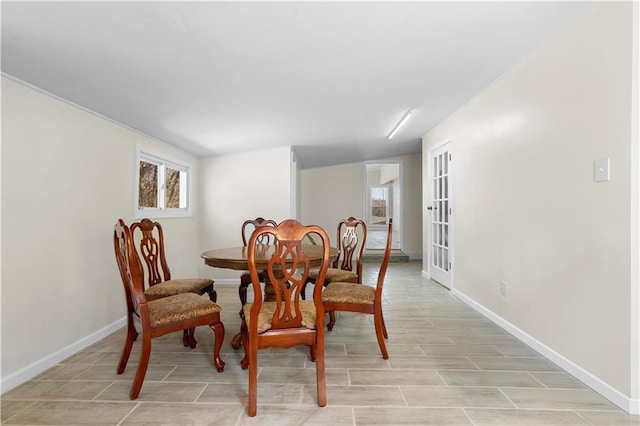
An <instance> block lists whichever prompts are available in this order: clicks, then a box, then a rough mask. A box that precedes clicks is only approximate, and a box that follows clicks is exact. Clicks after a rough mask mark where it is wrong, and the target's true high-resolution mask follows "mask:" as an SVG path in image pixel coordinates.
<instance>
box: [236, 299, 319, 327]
mask: <svg viewBox="0 0 640 426" xmlns="http://www.w3.org/2000/svg"><path fill="white" fill-rule="evenodd" d="M252 306H253V303H247V304H246V305H244V306H243V308H242V310H243V312H244V320H245V322H246V323H247V327H249V326H250V319H251V318H250V315H251V307H252ZM275 310H276V302H262V308H261V309H260V313H259V314H258V333H264V332H265V331H267V330H271V329H272V328H273V326H272V324H271V320H272V319H273V313H274V312H275ZM300 312H301V313H302V326H303V327H307V328H308V329H311V330H315V328H316V306H315V305H314V304H313V301H312V300H301V301H300Z"/></svg>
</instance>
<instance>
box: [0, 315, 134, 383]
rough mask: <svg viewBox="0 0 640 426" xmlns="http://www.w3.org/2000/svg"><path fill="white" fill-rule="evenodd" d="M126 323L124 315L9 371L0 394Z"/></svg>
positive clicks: (2, 381)
mask: <svg viewBox="0 0 640 426" xmlns="http://www.w3.org/2000/svg"><path fill="white" fill-rule="evenodd" d="M126 324H127V319H126V317H122V318H121V319H119V320H117V321H114V322H113V323H111V324H109V325H108V326H106V327H104V328H102V329H100V330H98V331H96V332H95V333H92V334H90V335H88V336H86V337H83V338H82V339H80V340H78V341H77V342H74V343H72V344H70V345H69V346H66V347H64V348H62V349H60V350H59V351H57V352H54V353H52V354H51V355H48V356H46V357H44V358H42V359H40V360H38V361H36V362H34V363H32V364H29V365H27V366H26V367H24V368H22V369H20V370H18V371H16V372H15V373H11V374H9V375H8V376H6V377H2V378H1V379H0V394H2V393H4V392H7V391H10V390H11V389H13V388H15V387H17V386H20V385H21V384H23V383H25V382H27V381H28V380H30V379H32V378H33V377H35V376H37V375H38V374H40V373H42V372H44V371H46V370H48V369H49V368H51V367H53V366H55V365H56V364H58V363H59V362H60V361H63V360H65V359H66V358H69V357H70V356H71V355H73V354H76V353H78V352H80V351H81V350H83V349H85V348H88V347H89V346H91V345H93V344H94V343H96V342H97V341H99V340H100V339H103V338H105V337H107V336H108V335H110V334H111V333H113V332H114V331H116V330H118V329H120V328H122V327H124V326H125V325H126Z"/></svg>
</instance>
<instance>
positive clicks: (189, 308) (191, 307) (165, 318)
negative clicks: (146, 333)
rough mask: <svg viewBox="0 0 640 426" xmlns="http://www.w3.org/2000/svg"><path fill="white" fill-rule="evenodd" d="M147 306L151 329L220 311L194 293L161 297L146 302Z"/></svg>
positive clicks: (210, 302)
mask: <svg viewBox="0 0 640 426" xmlns="http://www.w3.org/2000/svg"><path fill="white" fill-rule="evenodd" d="M147 305H148V306H149V320H150V322H151V327H159V326H161V325H165V324H169V323H172V322H176V321H182V320H186V319H189V318H195V317H198V316H201V315H207V314H213V313H215V312H220V311H222V308H221V307H220V306H219V305H217V304H215V303H213V302H212V301H210V300H209V299H207V298H206V297H202V296H198V295H197V294H195V293H183V294H176V295H175V296H169V297H163V298H161V299H156V300H152V301H150V302H147Z"/></svg>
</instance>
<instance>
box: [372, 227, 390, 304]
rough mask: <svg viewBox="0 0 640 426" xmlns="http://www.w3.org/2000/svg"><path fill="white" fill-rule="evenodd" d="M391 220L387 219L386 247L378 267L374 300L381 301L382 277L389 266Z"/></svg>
mask: <svg viewBox="0 0 640 426" xmlns="http://www.w3.org/2000/svg"><path fill="white" fill-rule="evenodd" d="M392 222H393V219H391V218H389V226H388V231H387V245H386V246H385V248H384V257H383V258H382V264H381V265H380V271H379V272H378V282H377V283H376V299H377V300H382V299H381V297H382V286H383V285H384V277H385V275H386V274H387V267H388V266H389V258H390V257H391V238H392V236H391V232H392Z"/></svg>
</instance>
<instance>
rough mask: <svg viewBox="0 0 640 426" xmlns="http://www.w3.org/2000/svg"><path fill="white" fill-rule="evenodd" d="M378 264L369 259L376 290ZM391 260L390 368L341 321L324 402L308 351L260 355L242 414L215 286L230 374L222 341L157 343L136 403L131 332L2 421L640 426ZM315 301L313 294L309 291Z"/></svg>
mask: <svg viewBox="0 0 640 426" xmlns="http://www.w3.org/2000/svg"><path fill="white" fill-rule="evenodd" d="M377 267H378V265H377V264H366V265H365V271H366V281H365V282H369V283H374V282H375V279H376V277H377ZM420 270H421V263H420V262H409V263H392V264H390V265H389V271H388V274H387V280H386V284H385V297H384V307H385V308H384V309H385V310H384V312H385V318H386V323H387V328H388V331H389V340H388V350H389V354H390V358H389V360H383V359H382V358H381V356H380V353H379V350H378V346H377V343H376V339H375V334H374V330H373V323H372V318H371V317H370V316H368V315H362V314H340V315H339V317H338V323H337V325H336V327H335V328H334V330H333V331H332V332H330V333H327V335H326V347H327V350H326V367H327V374H326V377H327V397H328V405H327V406H326V407H324V408H320V407H318V406H317V404H316V387H315V369H314V365H313V363H311V362H310V360H309V358H308V349H307V348H306V347H298V348H291V349H289V350H280V349H268V350H264V351H260V353H259V364H260V372H259V376H258V383H259V385H258V392H259V396H258V415H257V416H256V417H253V418H250V417H248V416H247V415H246V403H247V373H246V371H244V370H242V369H241V368H240V366H239V361H240V358H241V356H242V354H241V350H239V351H235V350H233V349H232V348H231V346H230V341H231V339H232V338H233V336H234V334H235V333H236V332H237V331H238V330H239V325H240V320H239V317H238V306H239V301H238V296H237V294H238V292H237V287H235V286H230V285H227V286H224V285H218V286H217V287H216V288H217V291H218V302H219V304H220V305H222V307H223V309H224V312H223V321H224V323H225V326H226V329H227V333H226V337H225V344H224V347H223V356H224V360H225V361H226V363H227V364H226V367H225V371H224V372H223V373H217V372H216V370H215V368H214V367H213V366H212V360H211V354H212V351H213V333H212V332H211V330H209V329H208V328H206V327H201V328H199V329H198V330H197V338H198V340H199V344H198V347H197V348H196V349H194V350H191V349H185V348H183V346H182V344H181V335H180V334H179V333H174V334H172V335H168V336H165V337H163V338H160V339H155V340H154V341H153V349H152V356H151V363H150V366H149V369H148V372H147V376H146V380H145V382H144V385H143V387H142V392H141V394H140V397H139V399H138V400H136V401H130V400H129V390H130V387H131V382H132V378H133V374H134V372H135V367H136V362H137V355H138V353H139V343H137V342H136V346H134V352H133V354H132V356H131V359H130V361H129V365H128V366H127V370H126V371H125V373H124V374H122V375H120V376H119V375H117V374H116V372H115V370H116V365H117V363H118V359H119V356H120V351H121V349H122V344H123V342H124V336H125V333H124V330H119V331H118V332H116V333H114V334H112V335H110V336H108V337H106V338H105V339H103V340H101V341H100V342H98V343H96V344H94V345H93V346H91V347H89V348H87V349H86V350H84V351H82V352H80V353H78V354H76V355H74V356H72V357H70V358H68V359H66V360H65V361H64V362H61V363H60V364H59V365H57V366H55V367H54V368H51V369H50V370H48V371H46V372H45V373H43V374H41V375H40V376H38V377H36V378H34V379H33V380H31V381H29V382H27V383H25V384H23V385H22V386H19V387H17V388H16V389H13V390H11V391H9V392H7V393H5V394H4V395H2V411H1V419H2V424H7V425H9V424H30V425H41V424H56V425H70V424H73V425H95V424H102V425H161V424H162V425H181V424H194V425H196V424H197V425H207V424H208V425H278V426H283V425H331V426H340V425H348V426H353V425H524V424H526V425H589V424H591V425H638V424H640V417H639V416H631V415H628V414H626V413H625V412H624V411H622V410H620V409H619V408H618V407H616V406H615V405H613V404H612V403H611V402H609V401H607V400H606V399H605V398H603V397H601V396H600V395H599V394H597V393H596V392H594V391H593V390H591V389H589V388H588V387H586V386H585V385H583V384H582V383H581V382H579V381H578V380H576V379H575V378H573V377H572V376H571V375H569V374H567V373H566V372H564V371H563V370H561V369H560V368H558V367H557V366H556V365H554V364H553V363H551V362H550V361H548V360H547V359H545V358H544V357H542V356H541V355H539V354H538V353H536V352H535V351H533V350H532V349H530V348H529V347H527V346H526V345H524V344H523V343H521V342H520V341H518V340H517V339H515V338H514V337H512V336H511V335H509V334H508V333H506V332H505V331H503V330H502V329H500V328H499V327H497V326H496V325H494V324H493V323H491V322H490V321H488V320H487V319H485V318H484V317H482V316H481V315H480V314H478V313H476V312H475V311H474V310H472V309H471V308H470V307H468V306H467V305H465V304H464V303H462V302H461V301H459V300H457V299H456V298H454V297H452V296H450V295H449V293H448V291H447V290H446V289H444V288H442V287H441V286H439V285H438V284H436V283H433V282H431V281H429V280H427V279H425V278H423V277H422V276H421V274H420ZM308 292H310V290H308Z"/></svg>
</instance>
